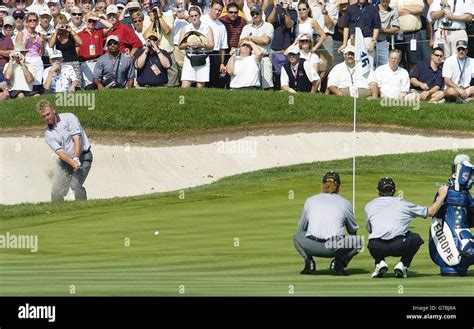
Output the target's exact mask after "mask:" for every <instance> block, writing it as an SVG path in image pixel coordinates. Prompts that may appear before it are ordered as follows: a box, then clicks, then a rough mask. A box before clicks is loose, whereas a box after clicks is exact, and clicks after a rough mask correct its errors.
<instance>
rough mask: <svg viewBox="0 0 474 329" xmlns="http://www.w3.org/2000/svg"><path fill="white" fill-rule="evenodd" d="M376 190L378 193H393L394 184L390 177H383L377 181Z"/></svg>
mask: <svg viewBox="0 0 474 329" xmlns="http://www.w3.org/2000/svg"><path fill="white" fill-rule="evenodd" d="M377 190H379V191H380V192H395V182H394V181H393V179H391V178H390V177H384V178H381V179H380V180H379V183H378V184H377Z"/></svg>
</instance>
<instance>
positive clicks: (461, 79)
mask: <svg viewBox="0 0 474 329" xmlns="http://www.w3.org/2000/svg"><path fill="white" fill-rule="evenodd" d="M456 60H457V61H458V67H459V71H460V72H461V73H460V75H459V82H458V85H461V81H463V80H464V79H463V76H464V69H465V68H466V62H467V58H464V63H463V64H462V68H461V63H460V62H459V59H457V58H456Z"/></svg>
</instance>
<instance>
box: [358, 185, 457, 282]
mask: <svg viewBox="0 0 474 329" xmlns="http://www.w3.org/2000/svg"><path fill="white" fill-rule="evenodd" d="M377 190H378V193H379V197H378V198H376V199H374V200H372V201H370V202H369V203H368V204H367V205H366V206H365V216H366V228H367V231H368V232H369V244H368V248H369V251H370V254H371V255H372V257H373V258H374V259H375V270H374V272H373V273H372V278H382V277H383V276H384V274H385V273H386V272H387V270H388V265H387V263H386V262H385V258H386V257H389V256H393V257H401V258H400V261H399V262H398V263H397V265H395V267H394V272H395V276H396V277H397V278H406V277H407V271H408V267H410V265H411V262H412V260H413V257H414V256H415V254H416V253H417V252H418V249H420V246H421V245H422V244H423V243H424V241H423V239H422V238H421V237H420V235H419V234H417V233H414V232H410V231H409V230H408V227H409V226H410V223H411V221H412V220H413V217H423V218H426V217H428V216H434V214H436V212H437V211H438V210H439V208H440V207H441V205H442V203H443V200H444V199H445V197H446V193H447V190H448V187H447V186H445V185H443V186H441V187H440V188H439V189H438V198H437V199H436V200H435V201H434V202H433V204H432V205H431V206H429V207H423V206H419V205H415V204H413V203H410V202H407V201H405V200H403V199H402V198H399V197H395V196H394V195H395V191H396V189H395V182H394V181H393V179H391V178H389V177H385V178H381V179H380V180H379V182H378V185H377Z"/></svg>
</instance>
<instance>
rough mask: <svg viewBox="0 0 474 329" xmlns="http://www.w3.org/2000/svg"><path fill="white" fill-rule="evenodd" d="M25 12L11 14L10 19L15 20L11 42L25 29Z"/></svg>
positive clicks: (18, 11)
mask: <svg viewBox="0 0 474 329" xmlns="http://www.w3.org/2000/svg"><path fill="white" fill-rule="evenodd" d="M25 16H26V14H25V12H24V11H22V10H15V11H13V13H12V17H13V19H14V20H15V26H14V31H13V38H12V39H13V40H14V39H16V36H17V35H18V33H19V32H20V31H23V29H24V28H25Z"/></svg>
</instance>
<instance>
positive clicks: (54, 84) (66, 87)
mask: <svg viewBox="0 0 474 329" xmlns="http://www.w3.org/2000/svg"><path fill="white" fill-rule="evenodd" d="M49 60H50V62H51V66H50V67H48V68H47V69H46V70H44V73H43V87H44V90H45V93H63V92H74V91H75V90H76V88H77V86H78V85H79V83H80V81H79V79H78V78H77V76H76V72H75V71H74V68H73V67H72V66H71V65H67V64H64V63H63V54H62V52H61V51H60V50H53V51H52V52H51V54H50V55H49Z"/></svg>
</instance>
